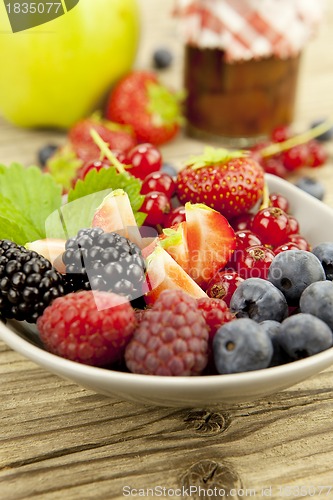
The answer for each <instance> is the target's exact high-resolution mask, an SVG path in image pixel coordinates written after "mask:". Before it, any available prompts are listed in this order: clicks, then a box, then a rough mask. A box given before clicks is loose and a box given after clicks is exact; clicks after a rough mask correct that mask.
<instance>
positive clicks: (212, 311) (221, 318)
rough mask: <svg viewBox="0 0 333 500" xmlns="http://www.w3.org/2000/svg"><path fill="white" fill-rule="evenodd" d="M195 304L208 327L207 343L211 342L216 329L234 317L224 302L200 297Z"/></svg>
mask: <svg viewBox="0 0 333 500" xmlns="http://www.w3.org/2000/svg"><path fill="white" fill-rule="evenodd" d="M197 302H198V307H199V309H200V310H201V311H202V314H203V316H204V318H205V320H206V323H207V325H208V327H209V341H210V342H211V341H212V340H213V337H214V335H215V333H216V331H217V330H218V328H220V326H222V325H224V323H228V322H229V321H231V320H233V319H235V317H234V315H233V314H232V313H231V312H230V310H229V308H228V306H227V304H226V303H225V302H224V300H221V299H214V298H210V297H207V298H206V297H202V298H200V299H197Z"/></svg>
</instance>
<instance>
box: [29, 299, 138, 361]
mask: <svg viewBox="0 0 333 500" xmlns="http://www.w3.org/2000/svg"><path fill="white" fill-rule="evenodd" d="M135 326H136V319H135V314H134V309H133V308H132V306H131V305H130V303H129V302H128V301H127V299H125V298H124V297H121V296H120V295H116V294H114V293H110V292H100V291H99V292H98V291H95V292H91V291H86V290H84V291H81V292H76V293H70V294H68V295H65V296H64V297H59V298H58V299H56V300H55V301H54V302H53V303H52V305H50V306H49V307H47V308H46V309H45V311H44V313H43V315H42V316H41V317H40V318H39V319H38V321H37V327H38V330H39V333H40V337H41V339H42V341H43V343H44V344H45V347H46V348H47V349H48V350H49V351H50V352H52V353H54V354H57V355H59V356H62V357H64V358H67V359H70V360H72V361H77V362H79V363H84V364H86V365H93V366H105V365H108V364H111V363H114V362H115V361H118V360H119V359H120V358H121V357H122V355H123V353H124V349H125V346H126V344H127V343H128V341H129V340H130V338H131V336H132V334H133V331H134V329H135Z"/></svg>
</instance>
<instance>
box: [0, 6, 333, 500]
mask: <svg viewBox="0 0 333 500" xmlns="http://www.w3.org/2000/svg"><path fill="white" fill-rule="evenodd" d="M328 3H329V4H330V5H328V12H327V16H326V19H325V23H324V25H323V27H322V29H321V32H320V34H319V36H318V37H317V38H316V39H315V40H314V41H313V42H312V43H311V44H310V45H309V47H308V49H307V51H306V53H305V55H304V60H303V67H302V76H301V85H300V89H299V96H298V104H297V116H296V121H295V127H296V129H299V130H303V129H304V128H306V126H307V125H308V123H309V122H310V121H312V120H313V119H316V118H318V117H325V116H327V115H328V114H329V113H331V112H332V110H333V92H332V88H333V58H332V57H331V48H332V45H333V31H332V29H331V26H332V23H333V5H332V2H328ZM140 4H141V8H142V23H143V28H144V31H143V35H142V43H141V48H140V51H139V54H138V60H137V66H138V67H148V66H149V64H150V55H151V52H152V50H153V48H154V47H155V46H156V45H158V44H161V45H163V44H166V45H168V46H170V47H171V48H172V49H173V50H174V52H175V54H176V60H175V64H174V66H173V68H172V69H171V70H170V71H169V70H168V71H167V72H165V73H164V76H163V78H164V79H165V80H166V81H168V83H171V84H173V85H174V86H175V87H176V88H178V87H180V85H181V65H182V57H181V56H182V53H181V44H180V41H179V37H178V35H177V30H176V26H175V22H174V20H173V19H171V17H170V15H169V14H170V9H171V5H172V0H164V1H163V2H157V1H154V0H141V1H140ZM62 140H63V134H61V133H56V132H45V131H38V132H37V131H27V130H20V129H17V128H14V127H13V126H11V125H9V124H7V123H5V122H4V121H0V161H1V162H3V163H9V162H11V161H22V162H23V163H24V164H26V165H28V164H31V163H33V162H34V161H35V156H36V151H37V149H38V148H39V147H40V146H41V145H43V144H44V143H45V142H49V141H56V142H61V141H62ZM201 147H202V145H201V144H198V143H196V142H194V141H191V140H189V139H186V138H184V137H180V138H178V139H177V140H176V141H175V142H173V143H172V144H169V145H168V146H166V147H165V148H163V153H164V155H165V158H166V159H169V158H177V155H179V154H184V151H185V153H188V152H191V151H194V149H196V150H198V149H199V148H200V149H201ZM329 148H330V149H331V150H332V145H329ZM332 169H333V165H332V161H330V162H329V164H327V166H325V167H324V168H322V169H319V170H316V171H311V172H310V174H311V175H313V176H315V177H318V178H320V179H321V180H322V181H323V183H324V184H325V186H326V188H327V195H326V199H325V201H326V202H327V203H328V204H330V205H331V206H333V185H332V181H333V170H332ZM303 173H304V172H301V173H300V175H301V174H303ZM306 173H309V172H308V171H307V172H306ZM0 374H1V385H0V409H1V411H0V419H1V425H0V499H1V500H14V499H15V500H18V499H39V500H53V499H60V498H65V499H66V500H71V499H78V500H83V499H92V498H94V499H103V500H104V499H113V498H115V499H120V498H123V497H124V496H125V495H127V496H129V497H130V498H134V497H135V494H137V495H139V493H140V491H136V490H139V489H140V488H154V487H157V486H158V487H160V489H159V490H158V489H157V490H155V496H157V494H158V492H160V495H161V496H163V495H164V497H166V496H167V495H169V497H173V498H176V497H178V498H179V493H180V492H179V490H176V491H175V492H174V496H172V489H177V488H182V486H184V487H185V486H186V485H187V486H189V485H191V484H192V485H196V486H201V487H206V488H207V487H210V488H212V489H213V488H214V487H217V488H219V487H220V488H222V487H234V488H236V489H237V488H243V491H240V492H239V494H238V497H237V498H240V497H242V496H243V497H248V496H252V497H255V498H261V497H264V496H270V497H271V498H280V497H284V496H289V498H296V497H297V494H296V493H295V492H294V493H293V492H290V491H289V490H288V489H286V487H288V486H293V487H297V486H299V487H301V486H303V488H304V489H303V490H300V495H302V494H303V495H304V493H308V494H309V496H312V497H313V498H319V497H320V498H322V497H325V496H326V497H332V496H333V486H332V491H330V492H329V490H328V488H327V487H331V485H332V484H333V475H332V461H333V422H332V411H333V369H328V370H326V371H324V372H322V373H320V374H319V375H317V376H315V377H312V378H311V379H308V380H307V381H305V382H304V383H302V384H299V385H297V386H294V387H292V388H291V389H289V390H286V391H283V392H281V393H280V394H277V395H275V396H272V397H269V398H267V399H264V400H262V401H258V402H255V403H249V404H237V405H236V404H235V405H232V406H230V407H228V408H222V407H221V408H217V409H216V408H215V409H214V410H212V411H207V410H201V409H200V408H198V409H197V410H186V409H183V410H175V409H166V408H155V407H147V406H139V405H138V406H136V405H134V404H130V403H127V402H124V401H113V400H110V399H107V398H105V397H102V396H99V395H97V394H94V393H92V392H90V391H88V390H85V389H82V388H81V387H78V386H77V385H75V384H72V383H70V382H66V381H64V380H61V379H59V378H58V377H56V376H54V375H51V374H50V373H48V372H47V371H45V370H43V369H41V368H39V367H38V366H36V365H35V364H34V363H32V362H30V361H28V360H26V359H24V358H23V357H22V356H20V355H18V354H16V353H15V352H13V351H11V350H10V349H9V348H8V347H6V345H4V344H3V343H1V342H0ZM126 486H127V487H128V488H125V487H126ZM321 487H326V488H321ZM123 488H125V489H123ZM131 488H132V492H131V494H129V492H130V489H131ZM163 488H165V489H164V490H163ZM265 488H266V489H265ZM135 489H136V490H135ZM263 489H265V490H264V491H263ZM141 495H142V492H141ZM184 495H186V491H185V492H184ZM146 496H148V494H147V495H146ZM150 496H152V494H151V495H150ZM185 498H186V497H185ZM192 498H199V497H198V496H195V495H194V496H192ZM202 498H204V497H203V496H202ZM206 498H207V497H206ZM212 498H220V497H218V496H217V497H212Z"/></svg>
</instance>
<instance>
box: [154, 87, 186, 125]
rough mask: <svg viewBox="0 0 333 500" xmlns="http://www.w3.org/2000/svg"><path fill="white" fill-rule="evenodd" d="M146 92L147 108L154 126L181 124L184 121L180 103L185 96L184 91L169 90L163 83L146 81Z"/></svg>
mask: <svg viewBox="0 0 333 500" xmlns="http://www.w3.org/2000/svg"><path fill="white" fill-rule="evenodd" d="M147 93H148V106H147V110H148V112H149V113H150V114H151V115H152V121H153V124H154V125H155V126H156V127H162V126H165V125H166V126H172V125H175V124H179V125H182V124H183V123H184V117H183V116H182V113H181V103H182V101H183V100H184V98H185V92H183V91H181V92H178V93H175V92H171V91H170V90H169V89H168V88H167V87H165V86H164V85H161V84H159V83H154V82H148V83H147Z"/></svg>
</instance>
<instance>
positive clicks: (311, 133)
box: [260, 118, 333, 158]
mask: <svg viewBox="0 0 333 500" xmlns="http://www.w3.org/2000/svg"><path fill="white" fill-rule="evenodd" d="M332 127H333V118H329V119H328V120H326V121H324V122H323V123H320V124H319V125H317V126H316V127H313V128H311V129H310V130H307V131H306V132H303V133H302V134H298V135H295V136H294V137H291V138H290V139H287V140H286V141H283V142H277V143H274V144H271V145H269V146H267V147H265V148H263V149H262V150H261V151H260V154H261V156H263V157H264V158H266V157H268V156H273V155H275V154H277V153H281V152H282V151H286V150H287V149H291V148H293V147H294V146H299V145H300V144H304V143H306V142H309V141H310V140H311V139H315V138H316V137H318V136H319V135H321V134H323V133H324V132H327V130H329V129H330V128H332Z"/></svg>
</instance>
